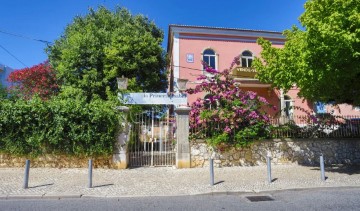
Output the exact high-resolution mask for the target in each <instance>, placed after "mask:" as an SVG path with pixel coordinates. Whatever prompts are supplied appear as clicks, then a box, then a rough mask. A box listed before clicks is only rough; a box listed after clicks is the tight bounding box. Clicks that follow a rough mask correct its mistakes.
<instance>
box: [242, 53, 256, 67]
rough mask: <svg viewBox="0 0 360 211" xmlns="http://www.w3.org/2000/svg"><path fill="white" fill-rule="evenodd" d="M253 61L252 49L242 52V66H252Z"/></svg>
mask: <svg viewBox="0 0 360 211" xmlns="http://www.w3.org/2000/svg"><path fill="white" fill-rule="evenodd" d="M252 61H253V54H252V53H251V52H250V51H244V52H243V53H242V54H241V66H242V67H251V64H252Z"/></svg>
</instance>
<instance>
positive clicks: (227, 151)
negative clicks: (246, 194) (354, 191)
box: [191, 139, 360, 167]
mask: <svg viewBox="0 0 360 211" xmlns="http://www.w3.org/2000/svg"><path fill="white" fill-rule="evenodd" d="M321 154H323V156H324V161H325V164H327V165H329V164H357V165H359V164H360V139H331V140H328V139H283V140H281V139H274V140H262V141H256V142H254V143H253V144H252V145H251V146H250V147H248V148H241V149H236V148H233V147H230V148H222V149H216V150H215V151H212V150H211V149H210V148H209V147H208V146H207V145H206V144H205V143H204V142H201V141H197V142H194V143H192V146H191V167H203V166H208V165H209V161H208V160H209V157H210V156H212V157H213V159H214V165H215V166H216V167H222V166H254V165H265V164H266V156H267V155H270V156H271V157H272V163H275V164H285V163H298V164H302V165H315V164H318V163H319V156H320V155H321Z"/></svg>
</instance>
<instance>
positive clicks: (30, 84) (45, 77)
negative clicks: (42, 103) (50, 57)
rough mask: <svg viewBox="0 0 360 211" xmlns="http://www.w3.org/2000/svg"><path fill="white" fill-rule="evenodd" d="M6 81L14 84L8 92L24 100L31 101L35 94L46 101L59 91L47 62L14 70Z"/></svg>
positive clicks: (52, 71) (53, 73)
mask: <svg viewBox="0 0 360 211" xmlns="http://www.w3.org/2000/svg"><path fill="white" fill-rule="evenodd" d="M7 80H8V81H9V82H12V83H14V84H13V85H12V86H11V87H10V92H11V93H13V94H14V95H16V96H18V97H22V98H24V99H31V98H32V96H33V95H35V94H37V95H39V97H41V99H43V100H46V99H49V98H50V96H52V95H54V94H55V93H56V92H57V91H58V89H59V86H58V84H57V83H56V74H55V72H54V70H53V68H52V67H51V65H50V64H49V63H48V62H44V63H41V64H38V65H35V66H32V67H30V68H28V67H27V68H24V69H21V70H16V71H14V72H12V73H10V75H9V77H8V79H7Z"/></svg>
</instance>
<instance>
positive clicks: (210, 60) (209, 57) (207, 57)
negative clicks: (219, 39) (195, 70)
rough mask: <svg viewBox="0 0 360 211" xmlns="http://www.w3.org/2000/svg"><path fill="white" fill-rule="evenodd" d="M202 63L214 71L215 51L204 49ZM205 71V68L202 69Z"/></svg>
mask: <svg viewBox="0 0 360 211" xmlns="http://www.w3.org/2000/svg"><path fill="white" fill-rule="evenodd" d="M203 61H204V62H205V63H206V64H207V65H208V66H210V67H212V68H214V69H216V58H215V51H213V50H212V49H206V50H205V51H204V52H203ZM203 69H205V67H203Z"/></svg>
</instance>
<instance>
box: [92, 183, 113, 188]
mask: <svg viewBox="0 0 360 211" xmlns="http://www.w3.org/2000/svg"><path fill="white" fill-rule="evenodd" d="M112 185H114V183H109V184H103V185H95V186H93V188H101V187H107V186H112Z"/></svg>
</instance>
